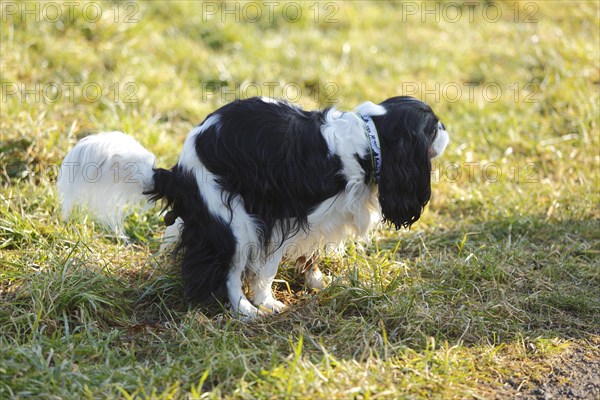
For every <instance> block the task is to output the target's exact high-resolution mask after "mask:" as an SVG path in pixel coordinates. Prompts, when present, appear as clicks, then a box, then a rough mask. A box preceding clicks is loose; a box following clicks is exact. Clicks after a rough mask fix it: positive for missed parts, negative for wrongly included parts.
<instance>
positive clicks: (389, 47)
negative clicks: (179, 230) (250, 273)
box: [0, 0, 600, 399]
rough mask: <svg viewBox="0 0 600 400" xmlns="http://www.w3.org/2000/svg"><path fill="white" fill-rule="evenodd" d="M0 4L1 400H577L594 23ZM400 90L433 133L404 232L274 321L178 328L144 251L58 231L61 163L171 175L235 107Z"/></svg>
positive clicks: (597, 329)
mask: <svg viewBox="0 0 600 400" xmlns="http://www.w3.org/2000/svg"><path fill="white" fill-rule="evenodd" d="M469 4H471V5H468V4H467V2H465V3H463V2H453V3H444V2H442V3H422V2H374V1H370V2H366V1H365V2H291V3H283V2H281V3H277V4H274V3H268V4H264V3H256V2H249V3H238V2H229V3H227V4H226V5H224V4H221V3H218V2H206V3H199V2H193V1H175V2H158V1H153V2H144V3H142V2H138V3H133V2H120V3H112V2H76V4H74V3H71V5H69V4H68V3H44V2H27V3H21V2H12V1H4V0H3V1H2V2H1V13H2V14H1V18H2V21H1V32H0V78H1V84H2V93H1V95H2V98H1V101H0V107H1V112H0V133H1V144H0V176H1V186H0V204H1V206H0V350H1V351H0V398H2V399H6V398H35V399H55V398H65V399H67V398H115V397H116V398H127V399H129V398H146V399H150V398H152V399H171V398H193V399H196V398H244V399H254V398H261V399H270V398H273V399H275V398H307V399H308V398H310V399H354V398H356V399H367V398H371V399H375V398H386V399H387V398H390V399H391V398H394V399H395V398H444V399H446V398H461V399H462V398H487V399H493V398H515V397H519V398H536V399H537V398H540V399H542V398H547V397H548V396H555V398H561V397H563V398H569V397H573V398H574V396H582V398H598V396H600V381H599V379H600V378H598V376H597V371H598V369H600V225H599V223H600V208H599V204H600V195H599V191H600V182H599V179H600V177H599V171H600V156H599V152H600V134H599V133H600V132H599V130H600V127H599V125H600V121H599V116H600V111H599V104H600V95H599V93H600V89H599V85H600V61H599V60H600V51H599V49H600V40H599V33H598V32H599V29H600V24H599V3H598V2H595V1H590V2H588V1H577V2H575V1H572V2H571V1H560V2H521V3H516V2H512V1H508V2H499V3H488V2H481V3H478V2H470V3H469ZM256 94H262V95H274V96H277V97H283V98H285V99H287V100H290V101H293V102H296V103H299V104H301V105H303V106H306V107H309V108H317V107H324V106H329V105H335V106H337V107H339V108H341V109H346V110H350V109H352V108H353V107H354V106H356V105H358V104H359V103H361V102H363V101H366V100H372V101H374V102H379V101H383V100H384V99H386V98H388V97H391V96H395V95H399V94H409V95H413V96H416V97H419V98H421V99H423V100H425V101H427V102H428V103H429V104H430V105H431V106H432V107H433V109H434V110H435V111H436V113H437V114H438V115H439V116H440V117H441V118H442V121H443V122H444V123H445V124H446V126H447V127H448V130H449V132H450V134H451V145H450V146H449V148H448V150H447V151H446V153H445V154H444V157H443V159H440V160H437V161H436V164H435V168H434V171H433V181H434V183H433V198H432V201H431V203H430V204H429V206H428V207H427V210H426V212H425V214H424V215H423V217H422V219H421V220H420V221H419V222H418V223H417V224H416V225H414V226H413V228H412V230H411V231H399V232H395V231H392V230H389V229H387V228H385V227H382V228H381V229H380V230H378V231H377V232H376V233H375V235H374V237H373V241H372V243H370V244H368V245H366V244H362V245H361V244H352V243H348V245H347V248H346V254H345V255H343V256H336V255H329V256H326V257H325V258H324V260H323V269H324V271H325V272H326V273H327V274H328V275H329V276H330V280H331V283H330V285H329V286H328V287H327V288H326V289H325V290H322V291H320V292H318V293H311V292H308V291H306V290H305V289H304V288H303V286H302V284H301V282H299V280H298V279H297V278H296V276H295V273H294V271H292V268H282V269H281V272H280V276H279V278H280V280H279V281H278V283H277V292H278V293H277V296H278V297H279V298H280V299H283V300H284V301H285V302H286V303H287V304H288V305H290V309H289V311H287V312H285V313H283V314H281V315H277V316H273V317H269V318H264V319H261V320H259V321H256V322H252V323H243V322H240V321H238V320H236V319H235V318H234V317H233V316H232V315H231V314H230V313H228V311H227V310H224V309H222V308H220V307H214V308H211V309H206V308H194V307H191V306H189V305H188V304H187V303H186V302H185V301H183V300H182V297H181V287H180V281H179V277H178V275H177V266H176V265H174V263H173V261H172V260H171V259H170V258H169V257H167V256H164V255H160V254H159V253H158V247H159V245H160V235H161V231H162V219H161V217H160V216H159V215H158V209H152V210H148V211H147V212H145V213H137V214H134V215H133V216H132V217H130V218H129V220H128V223H127V232H128V234H129V236H130V237H131V240H130V242H129V243H124V242H122V241H119V240H116V239H114V238H112V237H111V236H110V234H108V233H107V232H106V231H105V230H104V229H102V228H101V227H99V226H95V224H94V222H93V221H92V220H89V219H87V218H85V217H83V216H82V217H81V218H79V219H77V220H75V221H72V222H69V223H65V222H63V221H61V219H60V212H59V210H60V206H59V201H58V198H57V194H56V190H55V182H56V177H57V173H58V166H59V165H60V162H61V160H62V158H63V157H64V155H65V154H66V152H67V151H68V150H69V149H70V148H71V147H72V146H73V145H74V144H75V143H76V141H77V140H78V139H79V138H81V137H84V136H86V135H88V134H90V133H93V132H97V131H105V130H122V131H125V132H127V133H130V134H131V135H133V136H135V137H136V138H137V139H138V140H139V141H140V142H142V143H143V144H144V145H145V146H146V147H148V148H149V149H151V150H152V151H153V152H154V153H155V154H157V157H158V160H159V165H160V166H165V167H168V166H171V165H172V164H173V163H174V162H175V161H176V160H177V156H178V152H179V150H180V148H181V146H182V144H183V141H184V139H185V137H186V135H187V132H188V131H189V130H190V129H191V128H192V127H193V126H194V125H195V124H197V123H199V122H201V121H202V120H203V119H204V117H205V116H206V115H207V114H208V113H209V112H211V111H212V110H214V109H216V108H217V107H218V106H220V105H222V104H224V103H225V102H227V101H231V100H233V99H234V98H236V97H248V96H253V95H256Z"/></svg>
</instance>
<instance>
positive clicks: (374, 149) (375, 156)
mask: <svg viewBox="0 0 600 400" xmlns="http://www.w3.org/2000/svg"><path fill="white" fill-rule="evenodd" d="M356 114H357V115H358V116H359V118H360V119H362V120H363V121H364V122H365V133H366V134H367V137H368V138H369V143H370V153H371V166H372V167H373V176H374V177H375V183H379V176H380V174H381V146H380V144H379V135H378V134H377V128H375V124H374V123H373V119H372V118H371V117H370V116H368V115H362V114H361V113H356Z"/></svg>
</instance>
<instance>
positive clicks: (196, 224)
mask: <svg viewBox="0 0 600 400" xmlns="http://www.w3.org/2000/svg"><path fill="white" fill-rule="evenodd" d="M448 141H449V136H448V133H447V132H446V129H445V127H444V125H443V124H442V123H441V122H440V121H439V119H438V117H437V116H436V115H435V114H434V113H433V111H432V110H431V108H430V107H429V106H427V105H426V104H424V103H423V102H421V101H419V100H417V99H414V98H411V97H404V96H402V97H393V98H390V99H388V100H386V101H384V102H382V103H381V104H378V105H377V104H374V103H371V102H366V103H364V104H362V105H360V106H358V107H357V108H356V109H355V111H354V112H341V111H338V110H336V109H335V108H328V109H325V110H322V111H304V110H302V109H300V108H298V107H296V106H294V105H292V104H289V103H286V102H283V101H278V100H272V99H266V98H250V99H246V100H238V101H234V102H233V103H230V104H228V105H225V106H224V107H222V108H220V109H218V110H217V111H215V112H213V113H212V114H210V115H209V116H208V117H207V118H206V119H205V120H204V122H203V123H202V124H200V125H198V126H197V127H196V128H194V129H193V130H192V131H191V132H190V133H189V135H188V137H187V140H186V141H185V144H184V145H183V151H182V153H181V155H180V157H179V161H178V162H177V164H176V165H175V166H174V167H173V168H171V169H170V170H166V169H162V168H155V166H154V163H155V157H154V155H152V154H151V153H150V152H149V151H148V150H146V149H145V148H143V147H142V146H141V145H140V144H139V143H138V142H137V141H135V140H134V139H133V138H131V137H129V136H126V135H125V134H123V133H120V132H111V133H101V134H97V135H92V136H88V137H86V138H84V139H82V140H81V141H80V142H79V143H77V145H76V146H75V147H74V148H73V150H71V151H70V152H69V153H68V154H67V156H66V158H65V160H64V161H63V163H62V166H61V173H60V177H59V180H58V189H59V192H60V195H61V197H62V201H63V215H64V216H68V215H69V214H70V212H71V211H72V209H73V207H74V206H76V205H82V206H85V207H86V208H87V209H88V210H90V211H92V212H93V213H95V214H96V215H97V216H98V217H100V219H101V220H103V221H105V222H107V223H109V224H110V225H112V226H113V227H117V229H118V227H119V226H120V222H121V221H122V219H123V217H124V216H125V214H126V211H125V210H127V209H128V205H131V204H132V203H137V202H139V201H150V202H155V201H157V200H160V199H164V200H165V201H166V205H167V208H168V209H170V211H169V212H168V213H167V215H166V217H165V222H166V223H167V225H170V226H169V227H168V228H167V231H166V233H165V236H166V238H167V241H169V240H170V241H173V242H177V243H178V246H179V247H178V248H179V249H180V250H181V251H182V252H183V253H182V274H183V283H184V290H185V294H186V296H187V297H189V298H190V299H191V300H194V301H200V302H206V301H209V300H214V299H218V300H221V299H223V298H224V297H225V296H226V295H227V296H228V298H229V301H230V302H231V305H232V307H233V309H234V311H236V312H238V313H239V314H240V315H241V316H243V317H255V316H258V315H261V314H264V313H270V312H279V311H281V310H282V309H283V308H284V307H285V305H284V304H283V303H281V302H279V301H277V300H276V299H275V298H274V297H273V293H272V290H271V285H272V283H273V280H274V278H275V274H276V273H277V268H278V265H279V264H280V262H281V261H282V260H283V259H284V258H285V259H291V260H296V262H297V267H300V268H303V269H304V272H305V275H306V279H307V283H308V285H309V286H312V287H322V286H323V276H322V274H321V272H320V271H319V269H318V267H317V265H316V262H315V259H314V255H315V254H316V252H317V251H318V250H319V249H320V248H322V247H323V246H324V245H331V244H332V243H336V244H340V243H343V241H344V240H345V239H346V238H348V237H351V236H362V237H366V236H367V234H368V232H369V230H370V229H372V228H373V227H374V226H375V225H377V224H378V223H379V222H380V221H381V220H383V221H385V222H388V223H389V224H391V225H392V226H394V227H395V228H396V229H399V228H400V227H409V226H410V225H412V224H413V223H414V222H416V221H417V220H418V219H419V217H420V215H421V213H422V211H423V208H424V207H425V205H426V204H427V202H428V201H429V198H430V195H431V188H430V174H431V159H432V158H433V157H436V156H438V155H440V154H441V153H442V152H443V151H444V149H445V147H446V145H447V144H448ZM244 272H249V273H250V275H251V276H252V282H251V286H250V289H251V292H252V297H251V298H252V302H250V301H249V300H248V298H247V297H246V295H245V294H244V291H243V289H242V274H243V273H244Z"/></svg>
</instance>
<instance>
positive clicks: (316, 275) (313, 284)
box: [304, 268, 327, 290]
mask: <svg viewBox="0 0 600 400" xmlns="http://www.w3.org/2000/svg"><path fill="white" fill-rule="evenodd" d="M304 282H305V284H306V286H308V287H309V288H311V289H318V290H321V289H325V286H327V285H326V283H325V277H324V276H323V273H322V272H321V271H320V270H319V269H318V268H317V269H311V270H309V271H306V273H305V275H304Z"/></svg>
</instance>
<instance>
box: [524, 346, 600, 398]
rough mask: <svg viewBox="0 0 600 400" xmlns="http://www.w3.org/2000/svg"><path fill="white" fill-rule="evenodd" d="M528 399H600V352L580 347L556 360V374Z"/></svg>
mask: <svg viewBox="0 0 600 400" xmlns="http://www.w3.org/2000/svg"><path fill="white" fill-rule="evenodd" d="M535 383H536V384H537V387H535V388H533V389H532V390H531V391H530V392H529V393H527V397H526V398H531V399H536V400H550V399H577V400H579V399H586V400H587V399H590V400H598V399H600V349H598V348H593V349H589V348H587V349H586V348H583V347H576V348H574V349H573V351H571V352H569V353H568V354H567V355H565V356H563V357H561V358H560V359H558V360H556V362H555V363H554V364H553V368H552V372H551V373H550V374H549V375H548V378H547V379H546V380H544V381H542V382H535Z"/></svg>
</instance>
